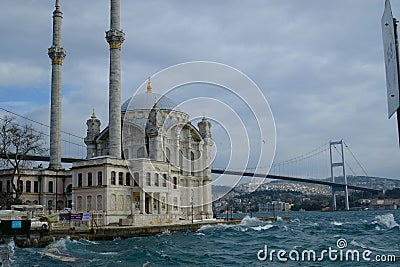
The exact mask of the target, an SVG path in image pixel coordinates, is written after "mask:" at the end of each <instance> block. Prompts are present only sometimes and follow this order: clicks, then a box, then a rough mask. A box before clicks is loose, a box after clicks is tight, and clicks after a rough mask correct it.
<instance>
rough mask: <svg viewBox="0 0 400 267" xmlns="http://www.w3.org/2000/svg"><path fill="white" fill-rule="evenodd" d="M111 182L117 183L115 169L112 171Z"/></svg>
mask: <svg viewBox="0 0 400 267" xmlns="http://www.w3.org/2000/svg"><path fill="white" fill-rule="evenodd" d="M111 184H112V185H115V171H112V172H111Z"/></svg>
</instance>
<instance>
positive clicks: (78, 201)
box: [76, 196, 82, 211]
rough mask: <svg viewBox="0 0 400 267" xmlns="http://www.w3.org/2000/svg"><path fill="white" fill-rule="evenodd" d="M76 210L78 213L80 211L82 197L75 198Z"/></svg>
mask: <svg viewBox="0 0 400 267" xmlns="http://www.w3.org/2000/svg"><path fill="white" fill-rule="evenodd" d="M76 209H77V210H78V211H81V210H82V197H81V196H78V197H77V198H76Z"/></svg>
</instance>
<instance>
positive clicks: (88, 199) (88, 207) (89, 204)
mask: <svg viewBox="0 0 400 267" xmlns="http://www.w3.org/2000/svg"><path fill="white" fill-rule="evenodd" d="M91 210H92V196H87V197H86V211H91Z"/></svg>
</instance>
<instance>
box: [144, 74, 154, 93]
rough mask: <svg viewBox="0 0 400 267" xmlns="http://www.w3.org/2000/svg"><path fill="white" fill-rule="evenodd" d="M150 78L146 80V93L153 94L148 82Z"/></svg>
mask: <svg viewBox="0 0 400 267" xmlns="http://www.w3.org/2000/svg"><path fill="white" fill-rule="evenodd" d="M150 79H151V77H149V78H148V80H147V92H146V93H149V94H151V93H153V88H152V87H151V81H150Z"/></svg>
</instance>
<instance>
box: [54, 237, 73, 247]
mask: <svg viewBox="0 0 400 267" xmlns="http://www.w3.org/2000/svg"><path fill="white" fill-rule="evenodd" d="M67 242H71V238H70V237H69V236H67V237H66V238H60V239H59V240H57V241H54V242H53V243H52V244H51V245H52V246H53V247H56V248H58V249H62V250H67Z"/></svg>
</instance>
